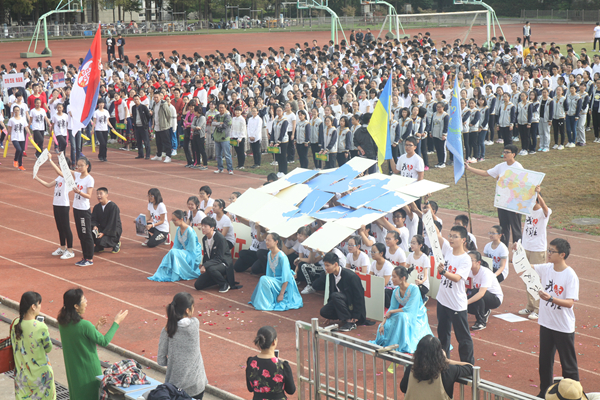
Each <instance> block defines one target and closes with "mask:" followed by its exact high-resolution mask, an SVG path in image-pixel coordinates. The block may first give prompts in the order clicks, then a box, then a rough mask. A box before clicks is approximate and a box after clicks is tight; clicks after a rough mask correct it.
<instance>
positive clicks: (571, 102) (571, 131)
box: [565, 84, 582, 148]
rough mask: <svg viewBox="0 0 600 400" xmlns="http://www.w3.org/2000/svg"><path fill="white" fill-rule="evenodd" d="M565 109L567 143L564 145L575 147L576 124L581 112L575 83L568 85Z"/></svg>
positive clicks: (580, 102)
mask: <svg viewBox="0 0 600 400" xmlns="http://www.w3.org/2000/svg"><path fill="white" fill-rule="evenodd" d="M565 102H566V104H567V105H566V106H565V109H566V110H567V117H566V125H567V141H568V142H567V145H566V146H565V147H568V148H571V147H575V135H576V134H577V124H578V122H579V115H580V113H581V105H582V101H581V97H579V94H577V85H575V84H573V85H571V87H569V94H567V98H566V100H565Z"/></svg>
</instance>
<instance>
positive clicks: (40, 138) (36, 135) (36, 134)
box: [33, 131, 46, 157]
mask: <svg viewBox="0 0 600 400" xmlns="http://www.w3.org/2000/svg"><path fill="white" fill-rule="evenodd" d="M44 133H46V131H33V141H34V142H35V144H37V145H38V147H39V148H40V150H42V151H43V150H44ZM41 154H42V153H41V152H40V151H37V150H36V151H35V156H36V157H39V156H40V155H41Z"/></svg>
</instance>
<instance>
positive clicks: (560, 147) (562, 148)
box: [556, 144, 565, 150]
mask: <svg viewBox="0 0 600 400" xmlns="http://www.w3.org/2000/svg"><path fill="white" fill-rule="evenodd" d="M564 148H565V146H563V145H562V144H561V145H560V146H558V147H557V148H556V149H557V150H564Z"/></svg>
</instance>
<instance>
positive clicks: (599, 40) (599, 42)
mask: <svg viewBox="0 0 600 400" xmlns="http://www.w3.org/2000/svg"><path fill="white" fill-rule="evenodd" d="M596 42H598V49H600V38H597V37H595V38H594V50H596Z"/></svg>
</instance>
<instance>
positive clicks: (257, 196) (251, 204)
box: [225, 188, 274, 221]
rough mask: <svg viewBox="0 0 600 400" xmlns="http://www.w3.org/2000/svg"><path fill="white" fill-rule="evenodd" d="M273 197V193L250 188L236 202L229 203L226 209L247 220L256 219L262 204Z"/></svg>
mask: <svg viewBox="0 0 600 400" xmlns="http://www.w3.org/2000/svg"><path fill="white" fill-rule="evenodd" d="M271 199H274V197H273V196H272V195H270V194H268V193H264V192H261V191H259V190H257V189H254V188H249V189H248V190H246V191H245V192H244V193H242V195H241V196H240V197H239V198H238V199H237V201H236V202H235V203H231V204H230V205H228V206H227V207H226V208H225V210H226V211H227V212H230V213H232V214H235V215H239V216H240V217H242V218H245V219H247V220H250V221H255V219H254V214H256V212H257V211H259V210H260V208H261V205H264V204H266V203H268V202H269V201H270V200H271Z"/></svg>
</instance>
